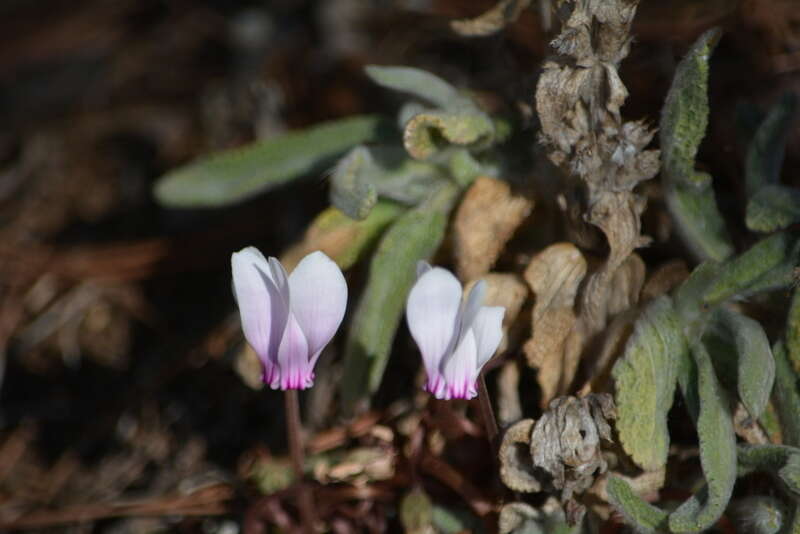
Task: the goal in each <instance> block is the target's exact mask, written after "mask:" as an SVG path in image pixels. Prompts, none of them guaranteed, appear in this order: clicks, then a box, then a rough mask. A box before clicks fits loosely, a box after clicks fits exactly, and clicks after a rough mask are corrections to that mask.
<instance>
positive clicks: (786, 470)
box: [778, 450, 800, 495]
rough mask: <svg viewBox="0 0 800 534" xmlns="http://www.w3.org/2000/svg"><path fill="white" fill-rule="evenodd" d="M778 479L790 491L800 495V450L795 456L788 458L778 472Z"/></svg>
mask: <svg viewBox="0 0 800 534" xmlns="http://www.w3.org/2000/svg"><path fill="white" fill-rule="evenodd" d="M778 478H780V479H781V480H782V481H783V483H784V484H786V487H787V488H789V490H790V491H792V492H794V493H795V494H796V495H800V450H798V453H797V454H792V455H791V456H789V459H788V460H787V462H786V464H785V465H784V466H783V467H781V468H780V470H779V471H778Z"/></svg>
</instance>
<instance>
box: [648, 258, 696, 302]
mask: <svg viewBox="0 0 800 534" xmlns="http://www.w3.org/2000/svg"><path fill="white" fill-rule="evenodd" d="M688 277H689V267H687V265H686V262H685V261H683V260H672V261H669V262H667V263H665V264H663V265H661V266H660V267H658V268H656V270H655V271H653V273H652V274H651V275H650V278H648V279H647V282H645V284H644V287H643V288H642V294H641V297H640V300H641V301H642V302H647V301H650V300H653V299H654V298H656V297H660V296H661V295H663V294H665V293H669V292H670V291H672V290H673V289H674V288H676V287H678V285H680V284H681V282H683V281H684V280H686V279H687V278H688Z"/></svg>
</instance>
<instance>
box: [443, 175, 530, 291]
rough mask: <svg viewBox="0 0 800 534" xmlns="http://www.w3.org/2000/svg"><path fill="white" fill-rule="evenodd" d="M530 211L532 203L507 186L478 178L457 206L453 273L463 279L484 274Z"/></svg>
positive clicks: (490, 179) (502, 182)
mask: <svg viewBox="0 0 800 534" xmlns="http://www.w3.org/2000/svg"><path fill="white" fill-rule="evenodd" d="M532 209H533V201H532V200H531V199H529V198H527V197H525V196H523V195H520V194H517V193H514V192H512V191H511V188H510V187H509V185H508V184H507V183H506V182H504V181H502V180H497V179H495V178H488V177H485V176H482V177H480V178H478V179H477V180H475V183H473V184H472V186H471V187H470V188H469V190H468V191H467V192H466V194H465V195H464V199H463V200H462V201H461V205H460V206H459V207H458V211H457V212H456V216H455V222H454V236H455V237H454V239H455V255H456V270H457V272H458V275H459V277H461V278H462V279H463V280H472V279H475V278H478V277H480V276H482V275H483V274H485V273H487V272H488V271H489V269H490V268H491V267H492V265H494V262H495V261H497V258H498V257H499V256H500V253H501V252H502V250H503V247H505V245H506V243H507V242H508V240H509V239H511V236H512V235H513V234H514V231H515V230H516V229H517V227H519V225H520V224H522V221H524V220H525V218H526V217H527V216H528V215H529V214H530V212H531V210H532Z"/></svg>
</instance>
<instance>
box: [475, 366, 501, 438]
mask: <svg viewBox="0 0 800 534" xmlns="http://www.w3.org/2000/svg"><path fill="white" fill-rule="evenodd" d="M478 404H479V405H480V407H481V418H482V419H483V426H484V427H485V428H486V438H487V439H488V440H489V444H490V445H491V446H492V450H496V449H497V436H498V435H499V434H500V430H499V429H498V428H497V420H496V419H495V418H494V410H493V409H492V400H491V399H490V398H489V390H488V389H486V378H485V377H484V374H483V373H481V374H480V376H479V377H478Z"/></svg>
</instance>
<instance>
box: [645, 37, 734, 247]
mask: <svg viewBox="0 0 800 534" xmlns="http://www.w3.org/2000/svg"><path fill="white" fill-rule="evenodd" d="M719 36H720V30H719V29H716V28H714V29H711V30H708V31H707V32H705V33H704V34H703V35H701V36H700V38H699V39H697V41H696V42H695V43H694V45H692V48H691V49H690V50H689V52H688V53H687V54H686V57H684V58H683V60H681V62H680V63H679V64H678V68H677V69H676V71H675V77H674V78H673V80H672V86H671V87H670V89H669V92H668V93H667V98H666V101H665V102H664V108H663V109H662V110H661V127H660V129H659V131H660V136H661V137H660V138H661V162H662V174H663V176H664V180H665V182H666V196H667V205H668V206H669V209H670V212H671V213H672V216H673V217H674V218H675V220H676V222H677V228H678V231H679V232H680V233H681V235H682V236H683V238H684V239H685V240H686V242H687V244H688V245H689V247H690V248H691V249H692V251H693V252H694V253H695V254H697V255H698V256H699V257H700V258H702V259H704V260H705V259H712V260H716V261H721V260H723V259H725V258H726V257H727V256H729V255H730V254H731V253H732V252H733V247H732V245H731V243H730V237H729V236H728V232H727V230H726V228H725V221H724V220H723V219H722V215H721V214H720V212H719V209H718V208H717V203H716V200H715V199H714V190H713V189H712V187H711V176H709V175H708V174H705V173H699V172H696V171H695V168H694V167H695V156H696V155H697V149H698V147H699V146H700V142H701V141H702V140H703V137H704V136H705V134H706V126H707V125H708V110H709V107H708V72H709V63H708V62H709V59H710V57H711V53H712V52H713V51H714V47H715V46H716V45H717V42H718V41H719Z"/></svg>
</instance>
